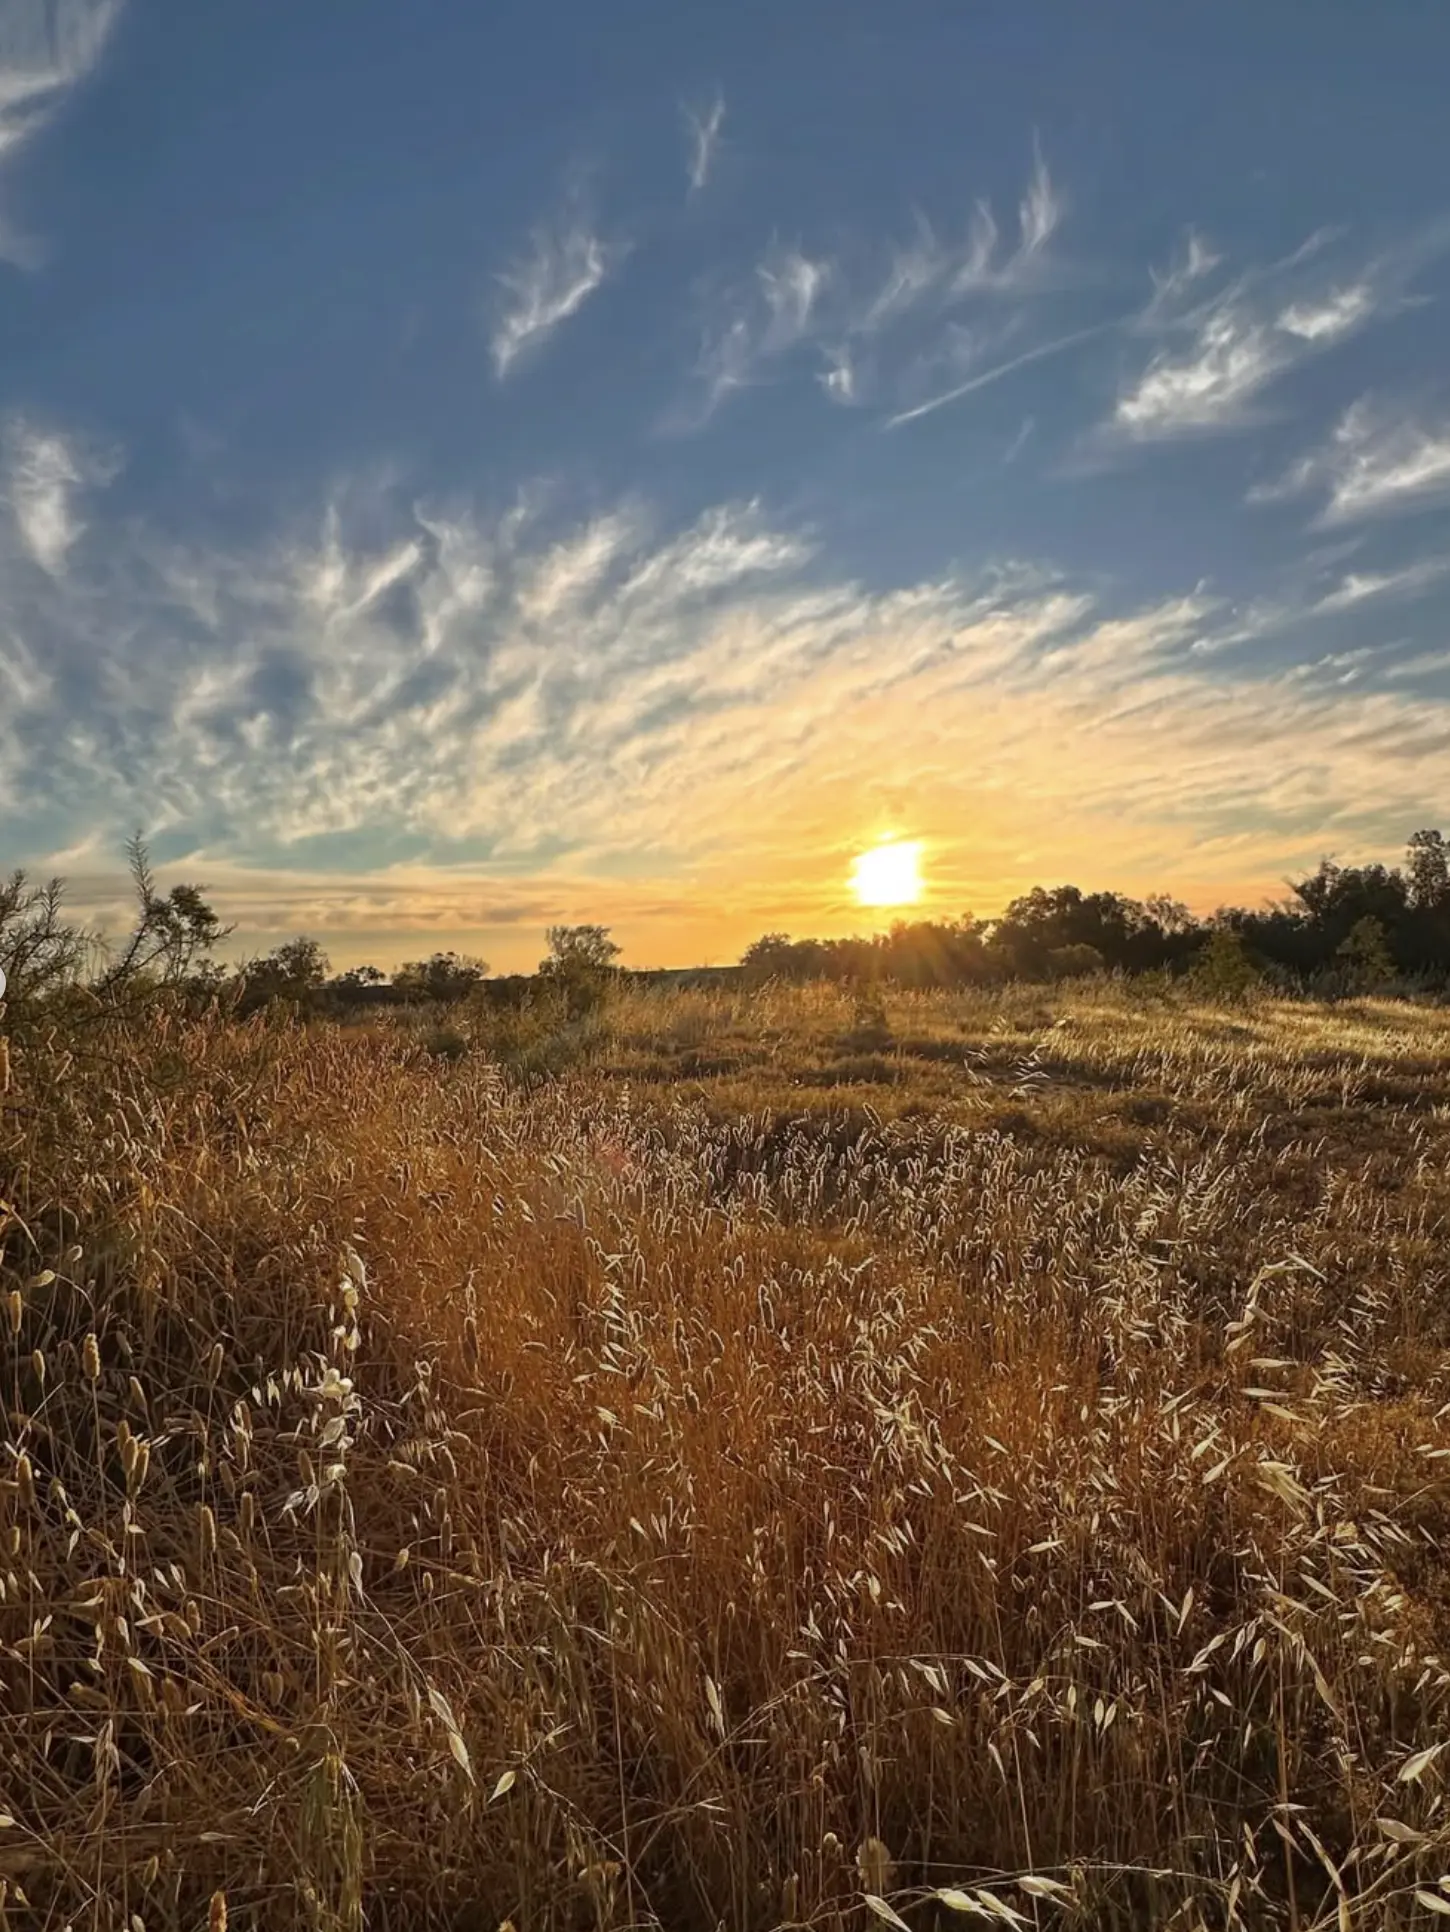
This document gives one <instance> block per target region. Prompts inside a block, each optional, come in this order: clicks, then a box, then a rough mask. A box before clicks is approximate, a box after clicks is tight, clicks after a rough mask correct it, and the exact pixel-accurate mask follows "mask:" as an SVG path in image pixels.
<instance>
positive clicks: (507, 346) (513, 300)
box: [490, 209, 629, 381]
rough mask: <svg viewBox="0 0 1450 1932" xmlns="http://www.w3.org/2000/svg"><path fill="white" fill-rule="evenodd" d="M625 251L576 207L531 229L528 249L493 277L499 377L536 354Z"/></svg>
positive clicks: (492, 342) (625, 246)
mask: <svg viewBox="0 0 1450 1932" xmlns="http://www.w3.org/2000/svg"><path fill="white" fill-rule="evenodd" d="M628 253H629V247H628V244H627V243H625V242H621V241H606V240H605V239H604V237H603V236H601V235H599V234H598V233H596V232H595V230H594V228H593V227H592V226H591V225H590V224H589V223H588V222H587V221H586V220H585V219H584V217H583V215H582V213H581V212H580V211H578V210H577V209H576V210H574V211H571V212H569V213H567V214H566V215H565V216H563V217H562V218H561V219H560V220H559V221H557V222H556V223H554V224H553V225H551V226H544V227H539V228H536V229H535V230H534V232H533V235H532V237H531V238H530V241H529V245H528V248H527V249H526V250H525V251H524V253H523V254H522V255H521V256H520V257H519V259H518V260H517V261H516V262H514V264H513V265H512V266H511V267H509V268H507V269H504V270H503V271H502V272H501V273H500V274H499V277H498V284H499V290H500V294H499V299H498V301H497V303H496V304H495V310H494V322H493V330H492V336H491V340H490V347H491V349H492V352H493V363H494V368H495V370H496V372H497V374H498V377H499V380H500V381H503V380H504V379H505V378H506V377H508V376H509V375H511V374H512V373H513V371H514V370H515V369H516V368H517V367H518V366H519V365H520V364H521V363H523V362H525V361H527V360H529V359H531V358H532V357H533V356H535V355H536V354H538V352H539V351H540V350H542V349H543V347H544V345H545V344H546V343H547V342H548V340H549V338H550V337H551V336H552V335H553V334H554V332H555V330H556V329H558V328H559V327H560V326H561V325H562V324H563V323H565V322H567V321H568V319H569V318H570V316H572V315H576V314H577V313H578V311H579V310H580V309H581V308H583V306H584V304H585V303H586V302H587V301H588V300H589V298H590V296H591V295H593V294H594V293H595V291H596V290H597V289H599V288H601V287H602V286H603V284H604V282H605V281H606V280H607V279H608V277H609V276H610V275H611V274H612V273H613V272H614V270H615V269H616V268H617V267H618V266H619V264H620V263H621V262H622V261H623V260H624V258H625V256H626V255H627V254H628Z"/></svg>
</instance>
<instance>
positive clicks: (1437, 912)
mask: <svg viewBox="0 0 1450 1932" xmlns="http://www.w3.org/2000/svg"><path fill="white" fill-rule="evenodd" d="M1289 895H1290V896H1289V897H1288V899H1287V900H1285V901H1284V902H1283V903H1282V904H1280V905H1276V906H1270V907H1268V908H1265V909H1263V910H1259V911H1249V910H1246V909H1244V908H1241V907H1224V908H1221V909H1220V910H1219V911H1218V912H1216V913H1214V914H1213V915H1212V917H1211V918H1208V919H1197V918H1195V917H1194V915H1193V914H1192V913H1191V912H1190V911H1189V910H1188V908H1187V906H1185V905H1183V904H1182V903H1181V902H1180V901H1179V900H1177V899H1173V898H1169V897H1166V896H1163V895H1158V896H1155V897H1153V898H1149V899H1144V900H1137V899H1131V898H1128V897H1126V896H1125V895H1124V894H1122V893H1118V892H1084V891H1083V890H1082V889H1081V888H1080V887H1078V886H1072V885H1062V886H1052V887H1048V886H1035V887H1034V888H1033V889H1032V891H1031V892H1027V893H1024V894H1023V895H1022V896H1021V897H1020V898H1017V899H1014V900H1013V901H1012V903H1011V904H1010V905H1009V906H1008V907H1007V909H1006V911H1005V912H1003V914H1002V915H1001V917H1000V918H998V919H995V920H990V921H982V920H978V919H974V918H973V917H972V916H971V915H970V914H967V915H965V916H964V917H963V918H961V919H959V920H957V921H955V922H952V921H940V920H929V919H921V920H913V921H911V922H909V923H908V922H905V921H902V922H899V923H898V924H896V925H894V926H893V927H892V928H891V930H890V931H889V932H885V933H876V934H873V935H871V936H870V937H869V938H851V939H791V938H790V937H789V936H788V935H787V934H785V933H780V932H772V933H766V934H764V935H763V936H762V937H761V938H759V939H757V940H756V941H755V942H754V944H753V945H751V946H749V947H747V948H746V951H745V953H744V955H743V957H742V960H741V964H742V966H743V967H744V968H745V970H746V972H747V974H748V975H749V977H751V978H752V979H754V980H763V979H789V980H811V979H839V980H850V981H859V980H873V979H878V980H890V981H893V982H895V983H896V984H897V985H901V986H954V985H969V984H973V983H982V984H985V983H990V982H993V981H997V980H1004V979H1026V980H1050V979H1059V978H1063V977H1066V976H1071V975H1080V974H1085V973H1092V972H1121V973H1143V972H1155V971H1156V972H1164V971H1166V972H1170V973H1181V972H1185V971H1188V970H1189V969H1191V968H1194V967H1195V966H1196V965H1197V964H1198V963H1200V962H1202V964H1203V966H1204V968H1205V971H1206V972H1207V973H1208V976H1209V977H1210V978H1212V979H1213V980H1214V982H1215V984H1218V983H1222V985H1223V986H1224V987H1227V986H1228V985H1229V982H1230V981H1231V982H1233V985H1234V986H1235V987H1236V988H1240V989H1241V987H1242V985H1243V983H1244V977H1245V973H1247V975H1248V976H1249V978H1250V979H1255V978H1262V977H1263V976H1264V974H1265V973H1266V972H1268V973H1273V972H1277V973H1278V974H1279V975H1280V976H1284V975H1288V976H1290V977H1293V978H1299V979H1316V978H1317V979H1320V980H1322V981H1324V982H1333V983H1337V984H1340V985H1342V986H1344V987H1346V988H1353V989H1356V990H1364V989H1367V988H1369V987H1372V986H1375V985H1382V984H1384V983H1385V982H1386V981H1388V980H1390V979H1393V978H1395V977H1397V976H1407V977H1415V976H1421V977H1427V978H1440V979H1443V978H1444V977H1445V976H1446V975H1450V845H1447V842H1446V840H1445V839H1444V838H1443V837H1442V835H1441V834H1440V833H1439V832H1438V831H1421V832H1416V833H1415V834H1414V836H1413V837H1412V838H1411V840H1410V842H1409V848H1408V850H1407V852H1406V856H1405V862H1404V864H1403V865H1402V866H1397V867H1392V866H1385V865H1380V864H1369V865H1362V866H1341V865H1338V864H1336V863H1335V861H1334V860H1332V859H1324V860H1322V861H1321V862H1320V864H1319V866H1318V867H1317V869H1316V870H1315V871H1314V872H1312V873H1310V874H1309V875H1308V876H1307V877H1305V878H1302V879H1298V880H1295V881H1292V882H1291V884H1290V887H1289ZM1218 934H1231V935H1233V936H1234V940H1235V944H1234V945H1233V946H1232V947H1227V946H1218V947H1217V949H1216V950H1215V949H1214V941H1215V936H1216V935H1218ZM1200 977H1202V976H1201V975H1200Z"/></svg>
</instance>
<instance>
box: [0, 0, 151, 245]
mask: <svg viewBox="0 0 1450 1932" xmlns="http://www.w3.org/2000/svg"><path fill="white" fill-rule="evenodd" d="M120 12H121V0H5V4H4V6H3V8H0V166H3V164H4V162H5V160H6V159H8V158H9V157H10V156H11V155H13V154H14V153H15V151H16V150H17V149H18V148H20V147H21V146H23V144H24V143H25V142H27V141H28V140H30V139H31V137H32V136H33V135H35V134H36V133H38V132H39V130H40V129H41V128H42V127H43V126H44V125H45V123H46V122H47V121H48V120H49V119H50V117H51V115H52V114H53V113H54V112H55V110H56V108H57V107H58V106H59V104H60V102H61V101H62V99H63V98H64V97H65V95H66V94H67V93H68V92H69V91H70V89H71V88H73V87H75V86H76V85H77V84H78V83H79V82H80V81H82V80H84V78H85V77H86V75H87V74H88V73H89V72H90V71H91V70H92V68H94V67H95V65H96V63H97V62H98V61H99V59H100V57H101V54H102V53H103V51H104V49H105V45H106V42H107V40H108V39H109V37H110V34H111V32H112V29H113V28H114V26H115V24H116V20H117V18H118V17H119V15H120ZM39 256H40V249H39V246H38V244H37V243H36V242H35V241H34V239H33V238H31V237H29V236H27V235H25V234H24V233H23V232H22V231H20V230H19V229H17V228H15V227H13V226H12V225H11V224H10V222H9V221H8V220H6V219H5V218H4V217H3V216H0V259H4V260H7V261H10V262H12V263H14V264H15V265H16V266H17V267H21V268H29V267H32V266H34V264H35V263H36V262H37V261H38V260H39Z"/></svg>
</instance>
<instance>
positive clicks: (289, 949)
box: [238, 936, 327, 1013]
mask: <svg viewBox="0 0 1450 1932" xmlns="http://www.w3.org/2000/svg"><path fill="white" fill-rule="evenodd" d="M326 978H327V954H326V953H325V952H324V951H323V950H322V948H321V946H320V945H319V944H318V943H317V941H316V940H315V939H307V938H305V937H301V936H299V937H298V938H296V939H289V940H287V941H286V942H285V943H284V944H283V945H280V946H278V947H277V948H276V949H275V951H273V952H270V953H268V954H267V955H266V956H265V958H262V959H254V960H249V961H248V963H247V964H246V965H245V966H243V967H242V969H241V971H240V973H239V974H238V979H239V981H240V990H241V1000H240V1004H241V1008H242V1011H243V1012H244V1013H251V1012H255V1011H256V1009H257V1008H258V1007H261V1006H269V1005H270V1004H271V1003H272V1002H273V1001H274V1000H283V1001H286V1002H288V1003H289V1004H292V1005H296V1006H312V1005H314V1004H315V1003H316V999H317V995H318V993H319V992H320V991H321V988H322V985H323V982H324V981H325V980H326Z"/></svg>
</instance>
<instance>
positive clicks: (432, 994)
mask: <svg viewBox="0 0 1450 1932" xmlns="http://www.w3.org/2000/svg"><path fill="white" fill-rule="evenodd" d="M487 971H488V966H487V963H486V962H485V961H484V960H481V959H474V958H472V957H470V956H469V955H467V954H464V953H434V954H433V955H432V957H431V958H429V959H415V960H410V961H409V962H408V963H407V964H406V965H403V966H400V967H399V968H398V970H397V972H395V973H394V974H393V985H394V987H395V988H396V989H397V991H398V993H399V994H400V995H401V996H402V998H404V999H410V1000H436V1001H437V1002H439V1003H440V1004H442V1005H451V1004H452V1003H453V1002H454V1001H455V1000H461V999H463V998H465V997H466V996H467V995H468V994H469V993H471V992H473V991H474V989H475V988H476V987H477V986H478V985H479V984H480V982H481V981H482V979H483V976H484V974H485V973H486V972H487Z"/></svg>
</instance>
